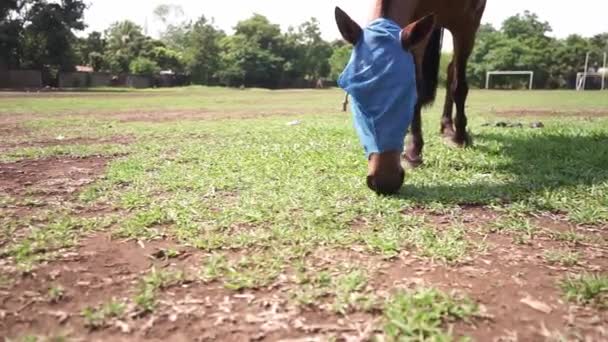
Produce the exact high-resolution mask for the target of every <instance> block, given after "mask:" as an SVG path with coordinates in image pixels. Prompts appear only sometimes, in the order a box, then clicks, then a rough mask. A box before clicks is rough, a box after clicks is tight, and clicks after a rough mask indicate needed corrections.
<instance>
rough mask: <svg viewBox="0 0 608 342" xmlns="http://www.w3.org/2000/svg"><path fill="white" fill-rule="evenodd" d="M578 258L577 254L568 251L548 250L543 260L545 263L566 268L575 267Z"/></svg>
mask: <svg viewBox="0 0 608 342" xmlns="http://www.w3.org/2000/svg"><path fill="white" fill-rule="evenodd" d="M580 257H581V255H580V254H579V253H576V252H572V251H568V250H558V249H550V250H548V251H546V252H545V253H544V258H545V260H546V261H548V262H550V263H552V264H560V265H563V266H566V267H570V266H575V265H577V264H578V263H579V260H580Z"/></svg>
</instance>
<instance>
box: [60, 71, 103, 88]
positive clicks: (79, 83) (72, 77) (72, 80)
mask: <svg viewBox="0 0 608 342" xmlns="http://www.w3.org/2000/svg"><path fill="white" fill-rule="evenodd" d="M111 85H112V74H109V73H103V72H60V73H59V88H91V87H109V86H111Z"/></svg>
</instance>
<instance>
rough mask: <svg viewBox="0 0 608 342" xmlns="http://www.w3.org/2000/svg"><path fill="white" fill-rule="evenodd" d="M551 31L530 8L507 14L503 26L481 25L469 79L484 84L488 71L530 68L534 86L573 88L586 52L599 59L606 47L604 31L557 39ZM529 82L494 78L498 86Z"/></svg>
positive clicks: (521, 86) (478, 84) (522, 86)
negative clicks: (585, 36) (514, 13)
mask: <svg viewBox="0 0 608 342" xmlns="http://www.w3.org/2000/svg"><path fill="white" fill-rule="evenodd" d="M551 31H552V30H551V26H550V25H549V23H547V22H544V21H541V20H540V18H539V17H538V16H537V15H536V14H534V13H531V12H528V11H525V12H524V13H523V14H517V15H515V16H512V17H509V18H507V20H505V21H504V23H503V25H502V27H501V29H500V30H496V29H494V27H492V26H491V25H490V24H485V25H482V26H481V28H480V30H479V32H478V34H477V42H476V47H475V49H474V51H473V54H472V56H471V59H470V61H469V66H468V69H469V74H470V83H471V84H472V85H474V86H478V87H483V86H485V73H486V71H491V70H531V71H534V87H535V88H564V87H568V88H574V86H575V81H576V73H577V72H580V71H583V69H584V63H585V55H586V53H587V52H592V58H594V59H595V60H596V61H599V60H600V59H601V53H602V52H604V51H606V45H608V43H606V40H605V34H604V35H597V36H595V37H593V38H590V39H588V38H584V37H581V36H578V35H571V36H569V37H567V38H566V39H556V38H553V37H551V36H549V35H548V34H549V33H550V32H551ZM527 84H528V78H527V77H514V76H508V77H507V76H504V77H494V78H493V80H492V86H493V87H498V88H524V87H527Z"/></svg>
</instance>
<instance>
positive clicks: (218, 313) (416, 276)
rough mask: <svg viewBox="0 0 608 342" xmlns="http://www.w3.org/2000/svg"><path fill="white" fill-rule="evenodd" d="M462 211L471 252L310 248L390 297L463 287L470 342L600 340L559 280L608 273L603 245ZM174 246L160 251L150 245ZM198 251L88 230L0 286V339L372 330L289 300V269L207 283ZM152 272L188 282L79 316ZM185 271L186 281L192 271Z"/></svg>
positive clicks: (457, 328) (319, 261) (443, 220)
mask: <svg viewBox="0 0 608 342" xmlns="http://www.w3.org/2000/svg"><path fill="white" fill-rule="evenodd" d="M459 215H460V216H459V218H460V219H462V220H463V222H465V223H467V224H468V226H467V227H468V228H470V229H471V232H470V233H469V236H468V237H467V238H468V239H469V240H471V241H474V242H476V243H482V242H483V243H484V245H485V247H484V248H483V250H481V251H479V252H478V253H477V255H476V256H475V257H474V258H471V259H468V260H465V261H464V262H461V263H459V264H456V265H451V266H450V265H445V264H443V263H437V262H433V261H431V260H429V259H427V258H420V257H418V256H416V254H415V253H413V252H407V251H406V252H403V253H401V254H400V255H399V257H398V258H395V259H394V260H383V259H382V258H380V257H378V256H372V255H369V254H367V253H365V252H363V251H362V250H363V248H362V247H360V246H353V247H352V248H351V249H347V250H333V249H331V250H325V249H320V250H318V251H317V252H315V253H314V254H313V255H311V261H310V262H311V264H312V265H314V266H315V267H317V268H319V269H325V268H327V267H331V266H332V265H333V266H335V265H340V264H345V263H349V264H356V265H359V266H360V267H362V268H363V269H367V270H369V271H370V273H371V274H372V275H373V276H372V277H371V279H372V281H371V284H370V285H371V287H372V288H373V289H374V291H375V292H376V293H378V294H384V295H388V293H390V292H391V291H394V290H395V289H397V288H415V287H418V286H433V287H438V288H440V289H442V290H444V291H446V292H452V291H457V292H459V293H465V294H467V295H468V296H469V297H470V298H472V299H473V300H475V301H476V302H477V303H479V304H480V305H481V308H482V310H481V311H482V315H481V316H480V317H476V318H474V319H472V320H471V321H469V322H460V323H457V324H455V325H454V326H453V327H452V328H453V329H454V333H455V334H456V335H457V336H462V335H466V336H471V337H473V338H474V340H477V341H543V340H550V339H552V338H558V337H560V336H563V337H564V338H566V340H582V341H603V340H606V338H608V335H607V334H606V333H607V331H606V328H605V327H606V326H608V313H607V312H606V311H601V310H597V309H593V308H584V307H579V306H576V305H573V304H569V303H567V302H566V301H565V300H564V299H563V298H562V295H561V293H560V292H559V290H558V287H557V285H556V284H558V282H559V281H560V280H561V279H563V277H564V276H565V275H566V274H568V272H583V271H595V272H597V271H602V270H606V269H608V250H607V248H606V246H605V245H598V246H591V245H585V244H564V243H561V242H556V241H554V240H552V239H550V238H549V237H548V236H539V237H537V238H536V239H534V240H533V241H532V242H531V243H529V244H525V245H517V244H514V243H513V237H512V236H510V235H508V234H498V233H492V234H485V233H481V231H479V230H478V228H481V227H483V226H484V225H485V224H487V223H488V222H490V221H491V220H493V219H495V218H496V217H497V214H496V213H495V212H492V211H490V210H486V209H483V208H469V209H465V210H463V211H462V212H461V213H460V214H459ZM427 220H428V221H429V222H433V223H436V224H437V227H438V229H443V226H447V224H448V221H449V220H448V219H447V217H445V216H443V215H433V214H430V215H429V216H428V218H427ZM535 223H536V224H539V225H540V224H542V225H543V226H542V228H547V229H553V228H557V229H577V231H578V232H580V233H581V234H587V235H596V234H597V232H596V231H595V230H594V229H590V230H589V228H585V227H564V224H563V223H561V222H556V221H554V220H552V219H550V218H540V219H536V220H535ZM168 248H171V249H175V250H177V251H178V252H179V256H177V257H176V258H165V257H163V256H162V253H161V254H160V257H159V253H158V251H162V250H166V249H168ZM558 248H570V249H572V250H573V251H576V252H579V253H581V255H582V258H581V262H580V264H578V265H575V266H572V267H562V266H559V265H552V264H550V263H548V262H546V261H545V260H544V258H543V253H544V251H546V250H548V249H558ZM204 255H205V254H204V253H203V252H201V251H198V250H194V249H190V248H188V247H183V246H182V247H180V246H179V244H177V243H175V242H173V241H170V240H158V241H152V242H147V243H138V242H136V241H120V240H112V239H111V238H110V236H109V235H107V234H106V233H96V234H94V235H91V236H89V237H87V238H85V239H83V240H82V242H81V244H80V246H79V247H77V248H76V249H74V250H66V251H64V252H63V254H62V256H61V257H60V258H59V259H58V260H56V261H53V262H50V263H48V264H44V265H42V266H41V267H39V268H37V269H36V270H34V271H33V272H31V273H27V274H20V275H15V276H14V278H13V281H14V282H13V283H12V284H11V285H10V286H8V287H5V288H3V289H0V315H2V316H3V317H4V319H3V320H2V321H0V334H6V335H8V336H14V335H15V334H18V333H19V332H23V331H28V332H36V333H39V334H42V335H52V334H57V333H62V332H63V333H69V335H70V336H72V337H80V338H82V339H84V340H107V339H111V340H131V341H144V340H171V341H212V340H222V341H256V340H265V341H266V340H267V341H277V340H286V341H287V340H289V341H293V340H300V339H301V340H302V341H316V340H319V341H324V340H327V339H328V338H329V337H332V336H333V337H337V338H338V340H343V341H363V340H368V339H369V338H370V337H371V336H372V335H373V334H374V333H375V329H377V328H378V327H379V326H380V325H378V322H379V319H380V316H379V313H354V314H349V315H346V316H341V315H335V314H331V313H329V312H328V311H326V310H324V309H322V307H321V306H322V305H323V304H326V303H320V304H319V306H315V307H307V308H302V307H297V306H295V305H293V303H292V302H291V301H290V300H289V298H290V297H289V289H290V286H291V285H290V283H289V282H288V281H287V279H289V277H290V276H291V275H290V274H289V272H287V273H286V274H285V275H283V276H281V277H279V279H278V280H277V281H276V282H275V283H273V284H272V285H271V286H268V287H265V288H262V289H257V290H247V291H242V292H233V291H229V290H227V289H225V288H224V287H223V286H222V285H221V284H219V283H217V282H213V283H203V282H201V281H200V280H198V278H197V277H196V275H197V272H198V270H200V267H201V264H200V263H201V259H202V257H203V256H204ZM152 267H155V268H156V269H161V270H162V269H165V270H172V271H175V270H183V271H184V272H185V274H187V275H189V276H187V277H188V279H190V280H188V281H185V282H184V283H183V284H181V285H178V286H173V287H170V288H167V289H164V290H163V291H162V292H161V295H160V299H159V305H158V308H157V309H156V310H155V311H154V312H153V313H150V314H145V315H138V314H137V310H134V309H133V308H130V309H129V310H130V312H131V314H130V315H128V316H127V317H125V318H123V319H121V320H120V321H116V320H114V321H111V322H110V323H108V325H107V326H104V327H103V328H100V329H90V328H87V327H86V326H85V320H84V319H83V317H82V316H81V312H82V310H83V309H84V308H85V307H87V306H93V307H94V306H98V305H101V304H103V303H107V301H108V300H109V299H111V298H116V299H118V300H120V299H129V298H133V297H134V296H135V295H136V291H137V290H136V289H137V284H138V282H139V281H140V279H141V278H142V276H143V275H144V274H145V273H147V272H149V271H150V269H151V268H152ZM190 276H192V277H191V278H190ZM53 285H61V286H62V287H63V288H64V289H65V296H64V298H62V299H61V300H60V301H58V302H56V303H51V302H49V300H48V296H47V293H48V291H49V288H50V287H51V286H53Z"/></svg>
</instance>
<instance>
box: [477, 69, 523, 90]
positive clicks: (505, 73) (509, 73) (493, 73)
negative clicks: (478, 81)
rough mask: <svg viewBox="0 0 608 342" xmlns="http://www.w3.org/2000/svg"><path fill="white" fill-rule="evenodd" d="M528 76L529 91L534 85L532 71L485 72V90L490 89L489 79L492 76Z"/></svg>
mask: <svg viewBox="0 0 608 342" xmlns="http://www.w3.org/2000/svg"><path fill="white" fill-rule="evenodd" d="M499 75H501V76H521V75H524V76H528V78H529V79H530V82H529V84H530V90H532V87H533V84H534V71H488V72H486V89H490V79H491V78H492V76H499Z"/></svg>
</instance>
